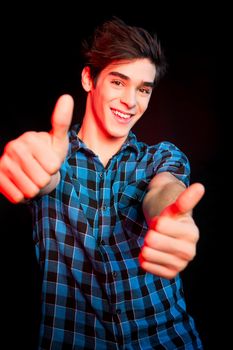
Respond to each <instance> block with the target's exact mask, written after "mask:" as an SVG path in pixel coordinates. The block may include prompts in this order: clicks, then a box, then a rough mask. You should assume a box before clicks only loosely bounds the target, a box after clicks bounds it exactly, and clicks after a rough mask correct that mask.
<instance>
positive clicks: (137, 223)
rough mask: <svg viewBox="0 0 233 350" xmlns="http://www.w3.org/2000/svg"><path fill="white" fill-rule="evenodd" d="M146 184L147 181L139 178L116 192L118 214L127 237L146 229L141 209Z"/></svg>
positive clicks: (141, 232) (142, 232)
mask: <svg viewBox="0 0 233 350" xmlns="http://www.w3.org/2000/svg"><path fill="white" fill-rule="evenodd" d="M147 186H148V182H147V181H145V180H140V181H137V182H132V183H130V184H128V185H127V186H125V187H124V188H122V189H120V191H119V193H118V216H119V219H120V220H121V223H122V227H123V229H124V231H125V233H126V234H127V236H128V237H134V236H137V237H139V236H141V235H142V234H144V233H145V232H146V230H147V224H146V221H145V218H144V214H143V211H142V202H143V199H144V196H145V194H146V191H147Z"/></svg>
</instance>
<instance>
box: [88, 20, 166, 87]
mask: <svg viewBox="0 0 233 350" xmlns="http://www.w3.org/2000/svg"><path fill="white" fill-rule="evenodd" d="M82 53H83V59H84V62H83V63H84V66H89V67H90V74H91V77H92V79H93V83H94V84H96V80H97V78H98V75H99V74H100V72H101V71H102V70H103V69H104V68H105V67H106V66H108V65H109V64H111V63H112V62H114V61H119V60H124V61H126V60H135V59H138V58H147V59H149V61H151V63H152V64H154V65H155V68H156V75H155V81H154V82H155V83H156V82H158V81H159V80H160V78H161V77H162V76H163V75H164V73H165V70H166V62H165V57H164V54H163V52H162V50H161V47H160V43H159V41H158V40H157V37H156V35H153V36H152V35H151V34H150V33H149V32H148V31H146V30H145V29H143V28H140V27H135V26H129V25H127V24H125V23H124V22H123V21H122V20H121V19H119V18H116V17H114V18H113V19H112V20H108V21H106V22H104V23H103V24H102V25H100V26H99V27H98V28H96V30H95V32H94V35H93V36H92V37H91V38H90V39H89V40H86V41H84V42H83V49H82Z"/></svg>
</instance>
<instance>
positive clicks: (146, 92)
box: [139, 87, 152, 95]
mask: <svg viewBox="0 0 233 350" xmlns="http://www.w3.org/2000/svg"><path fill="white" fill-rule="evenodd" d="M139 91H140V92H141V93H142V94H143V95H150V94H151V93H152V89H151V88H150V87H141V88H140V89H139Z"/></svg>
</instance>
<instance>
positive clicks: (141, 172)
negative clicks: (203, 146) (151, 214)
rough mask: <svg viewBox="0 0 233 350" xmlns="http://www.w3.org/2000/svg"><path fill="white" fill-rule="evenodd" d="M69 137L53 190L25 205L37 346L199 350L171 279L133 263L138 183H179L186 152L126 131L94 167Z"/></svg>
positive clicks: (185, 171)
mask: <svg viewBox="0 0 233 350" xmlns="http://www.w3.org/2000/svg"><path fill="white" fill-rule="evenodd" d="M77 132H78V126H73V128H72V129H71V131H70V148H69V152H68V156H67V158H66V160H65V161H64V163H63V165H62V167H61V170H60V173H61V181H60V183H59V185H58V186H57V188H56V189H55V190H54V191H52V192H51V193H50V194H49V195H45V196H43V197H40V198H36V199H35V200H34V201H33V202H32V212H33V225H34V226H33V235H34V242H35V248H36V253H37V258H38V262H39V264H40V266H41V271H42V309H41V327H40V337H39V338H40V339H39V345H38V349H40V350H42V349H44V350H49V349H51V350H65V349H77V350H81V349H92V350H93V349H98V350H99V349H106V350H111V349H127V350H130V349H133V350H136V349H143V350H146V349H157V350H162V349H164V350H172V349H201V348H202V346H201V341H200V339H199V336H198V333H197V331H196V328H195V324H194V321H193V319H192V317H190V316H189V315H188V314H187V312H186V305H185V301H184V294H183V289H182V282H181V280H180V277H179V276H178V277H176V278H174V279H171V280H167V279H162V278H159V277H157V276H154V275H152V274H150V273H147V272H145V271H144V270H142V269H141V268H140V266H139V261H138V256H139V253H140V249H141V247H142V245H143V240H144V237H145V234H146V232H147V224H146V222H145V219H144V216H143V212H142V205H141V204H142V200H143V198H144V196H145V193H146V191H147V186H148V183H149V182H150V180H151V179H152V177H153V176H154V175H155V174H156V173H159V172H163V171H170V172H172V173H173V174H174V175H175V176H177V177H178V178H179V179H180V180H181V181H183V182H184V183H185V184H186V185H188V183H189V174H190V168H189V162H188V160H187V158H186V156H185V155H184V154H183V153H182V152H181V151H180V150H179V149H178V148H177V147H176V146H175V145H173V144H172V143H169V142H161V143H159V144H157V145H154V146H148V145H146V144H145V143H142V142H138V141H137V139H136V137H135V135H134V134H133V133H132V132H130V133H129V136H128V138H127V140H126V142H125V143H124V145H123V146H122V148H121V149H120V150H119V152H118V153H117V154H115V155H114V156H113V157H112V158H111V159H110V160H109V163H108V164H107V166H106V167H104V166H103V165H102V163H101V162H100V160H99V158H98V156H96V155H95V154H94V153H93V152H92V151H91V150H90V149H88V148H87V147H86V145H85V144H84V143H83V142H82V141H81V140H79V139H78V137H77Z"/></svg>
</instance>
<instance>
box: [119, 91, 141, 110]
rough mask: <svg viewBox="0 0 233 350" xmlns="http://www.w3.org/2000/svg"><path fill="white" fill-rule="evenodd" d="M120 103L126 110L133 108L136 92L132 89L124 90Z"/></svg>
mask: <svg viewBox="0 0 233 350" xmlns="http://www.w3.org/2000/svg"><path fill="white" fill-rule="evenodd" d="M121 103H123V104H124V105H126V106H127V108H133V107H135V106H136V104H137V97H136V91H135V90H134V89H132V88H128V89H125V90H124V92H123V94H122V96H121Z"/></svg>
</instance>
